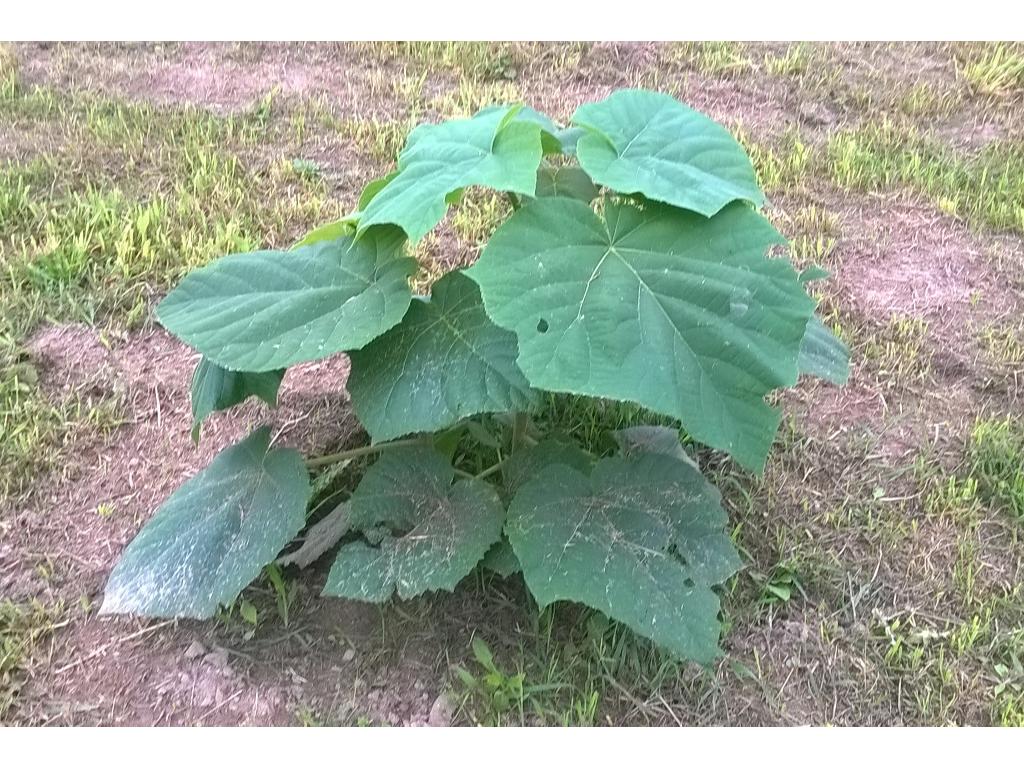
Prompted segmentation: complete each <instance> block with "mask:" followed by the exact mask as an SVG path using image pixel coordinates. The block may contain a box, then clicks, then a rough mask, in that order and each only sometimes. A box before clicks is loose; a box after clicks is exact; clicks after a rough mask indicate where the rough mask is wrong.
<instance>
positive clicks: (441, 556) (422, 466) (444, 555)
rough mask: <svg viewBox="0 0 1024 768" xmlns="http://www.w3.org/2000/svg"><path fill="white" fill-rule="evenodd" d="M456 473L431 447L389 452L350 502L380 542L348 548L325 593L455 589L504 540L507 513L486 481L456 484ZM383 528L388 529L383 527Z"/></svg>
mask: <svg viewBox="0 0 1024 768" xmlns="http://www.w3.org/2000/svg"><path fill="white" fill-rule="evenodd" d="M454 476H455V470H454V469H453V468H452V467H451V465H450V464H449V463H448V461H447V460H446V459H445V458H444V457H443V456H441V455H440V454H439V453H437V452H436V451H434V450H433V449H432V448H430V447H429V446H403V447H398V448H392V449H389V450H388V451H386V452H385V453H384V454H383V455H382V456H381V457H380V459H378V461H377V463H376V464H374V465H373V466H372V467H370V469H369V470H368V471H367V472H366V475H365V476H364V477H363V479H362V481H360V483H359V487H358V488H357V489H356V491H355V493H354V494H353V495H352V499H351V502H350V508H349V509H350V514H351V524H352V527H353V528H356V529H362V530H364V531H369V532H372V533H376V534H377V535H376V536H374V537H373V539H374V543H373V544H371V543H369V542H366V541H355V542H352V543H349V544H346V545H344V546H343V547H342V548H341V551H340V552H339V553H338V558H337V560H335V562H334V566H333V567H332V568H331V572H330V574H329V575H328V577H327V585H326V586H325V587H324V594H325V595H331V596H334V597H348V598H352V599H357V600H369V601H371V602H378V603H379V602H383V601H384V600H387V599H388V598H389V597H390V596H391V595H392V594H393V593H394V592H396V591H397V592H398V595H399V597H401V598H404V599H407V598H411V597H415V596H416V595H419V594H422V593H423V592H427V591H430V590H438V589H446V590H453V589H455V586H456V585H457V584H458V583H459V581H461V580H462V578H463V577H464V576H465V575H466V574H468V573H469V572H470V571H472V570H473V568H474V567H476V564H477V563H479V562H480V560H481V558H483V556H484V555H485V554H486V553H487V550H488V549H490V547H491V546H492V545H493V544H494V543H495V542H497V541H498V540H499V539H500V538H501V526H502V522H503V520H504V517H505V510H504V508H503V506H502V504H501V501H500V499H499V498H498V494H497V493H496V492H495V491H494V489H493V488H492V487H491V486H489V485H488V484H487V483H485V482H483V481H482V480H460V481H459V482H457V483H455V484H454V485H453V484H452V478H453V477H454ZM382 529H383V531H382Z"/></svg>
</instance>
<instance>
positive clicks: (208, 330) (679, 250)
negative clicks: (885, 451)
mask: <svg viewBox="0 0 1024 768" xmlns="http://www.w3.org/2000/svg"><path fill="white" fill-rule="evenodd" d="M269 108H270V107H269V101H268V102H267V105H266V106H265V109H266V110H269ZM470 187H486V188H490V189H492V190H496V191H497V192H499V193H502V194H504V195H505V196H506V198H507V200H508V201H509V203H510V209H511V212H510V214H509V215H508V218H507V220H505V221H504V223H502V224H501V225H500V226H499V227H498V229H497V231H495V232H494V234H493V236H492V237H491V238H490V240H489V241H488V242H487V243H486V245H484V247H483V248H482V251H481V252H480V255H479V258H478V259H477V261H476V262H475V263H474V264H472V265H471V266H470V267H469V268H467V269H459V270H455V271H452V272H449V273H448V274H445V275H443V276H441V277H440V278H439V279H437V280H436V281H435V282H434V283H433V285H432V286H431V288H430V291H429V295H417V296H414V295H413V293H412V289H411V287H410V286H411V278H412V276H413V275H414V274H415V273H416V272H417V270H418V264H417V262H416V260H415V259H414V258H413V256H412V255H411V254H412V253H414V252H415V251H414V250H413V249H411V248H410V245H411V244H413V243H415V242H417V241H418V240H420V239H421V238H422V237H424V236H425V235H426V234H427V233H429V232H430V231H431V230H432V229H433V228H434V227H435V226H436V225H437V224H438V223H439V222H440V221H441V220H442V219H443V218H444V217H445V215H446V213H447V211H448V209H449V207H450V206H452V205H458V204H459V203H460V201H461V199H462V195H463V192H464V190H466V189H467V188H470ZM764 203H765V198H764V195H763V193H762V191H761V189H760V188H759V186H758V183H757V178H756V176H755V174H754V169H753V167H752V166H751V163H750V160H749V158H748V157H747V155H746V153H745V152H744V150H743V148H742V147H741V146H740V145H739V144H738V143H737V142H736V140H735V139H734V138H733V136H732V135H731V134H730V133H729V132H728V131H727V130H726V129H725V128H723V127H722V126H721V125H719V124H717V123H715V122H714V121H712V120H711V119H709V118H707V117H705V116H704V115H702V114H700V113H699V112H696V111H694V110H692V109H690V108H689V107H687V106H685V105H683V104H681V103H680V102H678V101H677V100H675V99H674V98H672V97H671V96H667V95H665V94H661V93H653V92H650V91H642V90H624V91H618V92H616V93H613V94H611V95H610V96H608V97H607V98H605V99H603V100H602V101H599V102H596V103H592V104H584V105H583V106H581V107H579V109H577V110H576V112H575V114H574V115H573V117H572V119H571V121H570V123H569V124H568V125H565V126H563V125H558V124H556V123H555V122H553V121H552V120H551V119H550V118H548V117H546V116H545V115H542V114H540V113H539V112H536V111H535V110H533V109H530V108H529V107H526V106H523V105H511V106H507V105H506V106H496V107H490V108H488V109H484V110H482V111H480V112H478V113H477V114H475V115H473V116H472V117H470V118H465V119H458V120H449V121H447V122H443V123H441V124H438V125H420V126H418V127H417V128H415V130H413V131H412V133H411V134H410V135H409V138H408V141H407V143H406V145H405V148H404V149H403V151H402V152H401V154H400V155H399V158H398V164H397V167H396V168H395V170H394V171H392V172H391V173H390V174H388V175H387V176H385V177H384V178H381V179H378V180H376V181H373V182H371V183H370V184H369V185H367V187H366V188H365V189H364V190H363V192H362V195H361V196H360V198H359V202H358V206H357V209H356V210H355V211H353V212H352V213H351V214H350V215H348V216H346V217H345V218H344V219H342V220H340V221H336V222H333V223H329V224H326V225H325V226H323V227H321V228H319V229H317V230H314V231H313V232H311V233H309V234H308V235H307V236H306V237H305V238H303V240H302V241H300V242H299V243H298V244H297V245H296V246H295V247H294V248H292V249H291V250H287V251H272V250H264V251H255V252H251V253H237V254H233V255H229V256H225V257H223V258H221V259H218V260H216V261H214V262H213V263H211V264H209V265H207V266H205V267H202V268H200V269H197V270H195V271H193V272H192V273H191V274H189V275H187V276H186V277H185V278H184V279H183V280H182V281H181V283H180V284H179V285H178V286H177V287H176V288H175V289H174V290H173V291H171V293H170V294H168V296H167V297H166V298H165V299H164V300H163V301H162V302H161V303H160V305H159V306H158V308H157V317H158V319H159V321H160V322H161V323H162V324H163V326H164V327H165V328H167V329H168V330H169V331H170V332H171V333H173V334H175V335H176V336H177V337H179V338H180V339H181V340H183V341H184V342H185V343H187V344H189V345H191V346H192V347H193V348H194V349H196V350H198V351H199V352H200V353H201V354H202V359H201V361H200V363H199V365H198V368H197V370H196V374H195V377H194V381H193V393H192V394H193V416H194V419H195V436H196V438H197V439H198V436H199V430H200V428H201V424H202V421H203V419H204V418H205V417H206V416H207V415H209V414H210V413H212V412H214V411H217V410H221V409H224V408H228V407H230V406H232V405H234V404H236V403H239V402H242V401H243V400H245V399H246V398H248V397H251V396H255V397H258V398H261V399H263V400H265V401H266V402H268V403H270V404H273V403H274V402H275V400H276V397H277V392H278V388H279V387H280V384H281V381H282V379H283V377H284V376H285V373H286V371H287V369H288V368H290V367H292V366H296V365H299V364H301V363H305V362H309V361H312V360H319V359H322V358H325V357H328V356H330V355H334V354H337V353H339V352H345V353H347V354H348V355H349V358H350V360H351V373H350V376H349V379H348V392H349V394H350V396H351V400H352V405H353V408H354V410H355V413H356V415H357V416H358V418H359V420H360V421H361V423H362V425H363V426H364V427H365V429H366V432H367V433H368V435H369V438H370V443H369V444H368V445H362V446H358V447H354V448H350V449H348V450H344V451H339V452H337V453H333V454H329V455H325V456H318V457H314V458H311V459H303V457H302V456H300V455H299V453H298V452H297V451H295V450H294V449H292V448H285V447H280V446H272V445H271V433H270V430H269V428H268V427H261V428H258V429H256V430H255V431H254V432H253V433H252V434H250V435H249V436H248V437H246V438H245V439H243V440H242V441H241V442H239V443H238V444H236V445H233V446H231V447H229V448H227V449H226V450H224V451H222V452H221V453H220V454H219V455H218V456H217V457H216V458H215V459H214V460H213V462H212V463H211V464H210V465H209V466H208V467H207V468H206V469H205V470H203V471H202V472H200V473H199V474H197V475H196V476H195V477H192V478H191V479H189V480H187V481H186V482H185V483H184V484H183V485H182V486H181V487H180V488H179V489H178V490H177V491H176V492H175V493H174V494H173V495H172V496H171V497H170V498H169V499H168V500H167V501H165V502H164V504H163V505H162V506H161V507H160V509H159V510H158V511H157V513H156V514H155V516H154V517H153V518H152V520H151V521H150V522H149V523H148V524H147V525H146V527H145V528H144V529H143V530H142V532H141V533H139V535H138V536H137V537H136V538H135V540H134V541H133V542H132V543H131V544H130V545H129V547H128V548H127V550H126V551H125V552H124V554H123V556H122V558H121V560H120V562H119V563H118V564H117V566H116V567H115V568H114V570H113V572H112V574H111V576H110V579H109V581H108V583H107V588H106V594H105V599H104V603H103V609H102V610H103V612H105V613H131V614H138V615H147V616H190V617H196V618H206V617H210V616H213V615H214V613H215V612H216V610H217V608H218V606H222V605H228V604H231V603H232V601H234V600H235V598H237V597H238V595H239V594H240V593H241V591H242V590H243V589H244V588H245V587H246V586H247V585H248V584H249V583H250V582H251V581H252V580H253V579H255V578H256V577H257V576H259V574H260V573H261V572H262V571H263V569H264V568H265V567H266V566H267V565H268V564H270V563H272V562H274V561H275V560H276V559H277V557H278V556H279V555H280V553H281V552H282V550H283V549H285V548H286V547H288V545H289V543H290V542H292V541H293V539H295V538H296V536H297V535H299V534H300V532H301V531H302V530H303V529H304V528H305V527H306V526H307V522H315V521H310V520H309V519H308V517H307V512H308V510H309V507H310V503H311V499H312V498H313V494H314V492H313V487H314V485H315V483H316V481H315V478H314V481H313V482H312V483H311V478H310V473H311V472H314V473H317V472H321V473H322V472H324V471H330V467H331V466H332V465H335V464H338V463H341V462H347V461H352V460H354V459H357V458H358V459H360V460H361V461H360V462H356V463H355V464H354V466H357V467H361V466H363V462H362V459H364V458H365V457H376V459H375V461H373V463H371V464H370V465H369V468H368V469H367V470H366V471H365V473H364V474H363V476H362V478H361V480H360V481H359V483H358V486H357V487H356V488H355V491H354V492H353V493H352V495H351V497H350V498H349V499H347V501H346V502H345V504H346V505H347V506H345V507H344V508H343V513H344V517H345V519H343V520H332V523H333V524H334V531H335V534H336V535H337V536H339V537H340V541H341V546H340V549H338V550H337V555H336V559H335V561H334V565H333V567H332V568H331V570H330V573H329V574H328V576H327V579H326V584H325V586H324V590H323V593H324V594H325V595H329V596H336V597H344V598H349V599H356V600H367V601H371V602H375V603H380V602H384V601H386V600H389V599H391V598H392V597H393V596H395V595H397V596H398V597H399V598H401V599H409V598H413V597H416V596H417V595H421V594H423V593H425V592H429V591H432V590H453V589H455V587H456V586H457V585H458V583H459V582H460V581H461V580H462V579H463V578H464V577H465V576H466V575H467V574H469V573H470V572H471V571H473V569H474V568H476V567H477V565H478V564H480V563H481V562H482V563H483V565H484V566H485V567H491V568H494V569H495V570H499V571H500V572H502V573H506V574H510V573H513V572H516V571H521V573H522V576H523V578H524V579H525V582H526V586H527V587H528V588H529V590H530V591H531V593H532V594H533V596H534V598H535V599H536V601H537V603H538V605H540V606H542V607H543V606H547V605H550V604H552V603H554V602H557V601H563V600H567V601H576V602H579V603H584V604H586V605H588V606H591V607H593V608H595V609H598V610H600V611H601V612H603V613H604V614H606V615H607V616H609V617H610V618H612V619H615V620H618V621H620V622H623V623H625V624H626V625H628V626H629V627H631V628H632V629H633V630H634V631H636V632H638V633H639V634H641V635H644V636H646V637H649V638H651V639H652V640H654V641H655V642H656V643H658V644H659V645H661V646H662V647H664V648H665V649H667V650H668V651H670V652H672V653H674V654H675V655H677V656H680V657H683V658H688V659H693V660H695V661H697V662H700V663H703V664H707V663H710V662H711V661H713V660H714V659H715V658H716V657H717V656H718V655H719V653H720V651H719V647H718V642H719V635H720V633H721V624H720V619H719V598H718V595H717V593H716V591H715V590H716V586H717V585H720V584H722V583H723V582H724V581H725V580H726V579H728V578H729V577H730V576H731V575H732V574H733V573H735V572H736V570H737V569H738V568H739V567H740V566H741V564H742V563H741V560H740V557H739V555H738V553H737V552H736V549H735V547H734V545H733V542H732V540H731V538H730V537H729V535H728V533H727V524H728V518H727V515H726V512H725V510H724V509H723V507H722V505H721V496H720V494H719V492H718V490H717V489H716V488H715V487H713V486H712V485H711V484H710V483H709V482H708V481H707V480H706V479H705V478H704V476H703V475H702V474H701V472H700V470H699V468H698V466H697V464H696V463H695V462H694V461H693V460H692V459H691V457H690V456H689V455H688V454H687V453H686V452H685V451H684V449H683V447H682V444H681V442H680V432H679V429H678V427H680V426H681V428H682V429H683V430H685V432H686V435H687V440H688V442H689V443H701V444H703V445H705V446H708V447H710V448H712V449H717V450H719V451H722V452H724V453H726V454H728V455H730V456H731V457H732V458H733V459H734V460H735V461H736V462H737V463H738V464H739V465H741V466H743V467H746V468H748V469H750V470H753V471H760V470H761V469H762V467H763V466H764V463H765V460H766V457H767V455H768V452H769V450H770V448H771V446H772V443H773V441H774V440H775V436H776V432H777V430H778V426H779V421H780V414H779V410H778V409H777V408H776V407H773V406H772V405H769V403H768V402H767V401H766V398H767V397H768V396H770V395H772V393H775V392H776V391H778V390H780V389H784V388H786V387H792V386H793V385H795V384H796V383H797V379H798V377H799V376H800V375H801V374H809V375H814V376H818V377H820V378H825V379H828V380H830V381H832V382H836V383H842V382H843V381H845V379H846V376H847V371H848V355H847V351H846V348H845V346H844V345H843V344H842V342H841V341H839V339H837V338H836V337H835V335H834V334H833V333H832V332H831V331H830V330H829V329H828V328H827V327H826V325H825V324H823V323H822V322H821V320H820V319H819V318H818V317H817V316H816V315H815V313H814V312H815V302H814V300H812V298H811V297H810V296H809V295H808V292H807V286H808V284H809V283H810V282H811V281H813V280H816V279H820V278H821V277H823V276H825V275H826V274H827V273H825V272H824V271H823V270H821V269H820V268H816V267H811V268H808V269H806V270H804V271H803V272H800V271H798V270H797V269H795V268H794V267H793V265H792V263H791V262H790V261H789V260H788V259H786V258H784V257H782V256H781V255H779V254H780V252H781V251H782V250H783V249H784V248H785V246H786V240H785V238H783V237H782V235H780V234H779V232H778V231H776V229H775V228H774V227H773V226H772V224H771V223H769V221H768V220H767V219H766V218H765V217H764V216H763V215H762V214H761V213H760V208H761V207H762V206H763V204H764ZM550 393H570V394H573V395H577V396H583V397H589V398H595V399H597V400H600V401H619V402H624V403H632V404H635V405H638V406H641V407H643V408H645V409H648V410H649V411H653V412H656V413H658V414H661V415H663V416H664V417H666V421H674V422H675V423H676V424H677V427H674V428H667V427H661V426H641V427H633V428H631V429H630V430H626V431H623V432H621V433H619V434H617V435H616V439H617V443H618V446H619V448H618V449H617V450H616V451H615V452H614V453H613V454H612V455H609V456H604V457H597V456H593V455H591V454H589V453H588V452H586V451H585V450H584V449H583V448H582V447H580V445H578V444H577V443H575V442H573V440H574V439H575V438H578V437H579V436H575V435H572V434H570V435H568V436H564V435H563V436H555V435H550V434H545V433H544V432H543V431H542V430H541V426H540V425H541V424H542V423H543V421H542V420H536V419H534V416H535V414H537V413H538V412H539V411H540V409H541V408H542V406H543V404H544V403H545V402H548V401H549V398H550ZM453 430H454V431H455V432H453ZM456 432H458V434H460V435H461V437H456V438H453V437H452V435H453V434H456ZM467 440H468V441H476V443H477V444H478V445H480V446H483V448H482V449H481V451H482V452H483V451H486V452H490V455H494V456H495V457H496V461H495V463H494V464H493V465H492V466H487V467H482V468H481V467H480V466H477V465H476V464H474V463H472V462H468V461H467V459H466V456H467V453H466V452H465V451H464V450H462V451H457V450H455V448H454V446H457V445H460V444H462V443H461V442H460V441H462V442H464V441H467ZM336 540H338V539H336ZM777 586H778V587H779V590H780V591H781V586H779V585H777ZM481 663H483V662H481ZM485 666H486V665H485ZM488 674H494V673H493V672H488ZM506 688H507V686H506V685H504V684H502V685H500V686H498V690H501V691H505V692H504V693H503V694H502V695H504V696H506V697H507V698H514V696H515V692H514V691H512V690H506Z"/></svg>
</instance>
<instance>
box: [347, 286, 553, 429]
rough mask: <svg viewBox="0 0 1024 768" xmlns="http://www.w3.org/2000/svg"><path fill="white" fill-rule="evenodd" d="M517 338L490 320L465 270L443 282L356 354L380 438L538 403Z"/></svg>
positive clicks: (371, 425) (355, 396) (362, 405)
mask: <svg viewBox="0 0 1024 768" xmlns="http://www.w3.org/2000/svg"><path fill="white" fill-rule="evenodd" d="M518 351H519V350H518V347H517V345H516V336H515V334H514V333H511V332H509V331H507V330H505V329H504V328H499V327H498V326H496V325H495V324H494V323H492V322H491V320H490V319H489V318H488V317H487V314H486V313H485V312H484V307H483V302H481V300H480V290H479V288H477V286H476V283H474V282H473V281H472V280H470V279H469V278H468V277H466V276H465V275H463V274H462V273H461V272H452V273H450V274H448V275H446V276H444V277H443V278H441V279H440V280H438V281H437V282H436V283H435V284H434V286H433V288H432V289H431V298H430V300H429V301H426V300H416V301H413V302H412V305H411V306H410V307H409V311H408V313H406V316H405V317H404V318H403V319H402V322H401V323H399V324H398V325H397V326H395V327H394V328H392V329H391V330H390V331H388V332H387V333H385V334H384V335H383V336H381V337H379V338H377V339H375V340H374V341H372V342H370V343H369V344H368V345H366V347H364V348H363V349H361V350H359V351H355V352H352V353H351V358H352V373H351V374H350V376H349V380H348V389H349V392H350V393H351V395H352V404H353V406H354V407H355V411H356V414H357V415H358V416H359V420H360V421H361V422H362V423H363V426H365V427H366V431H367V432H369V433H370V435H371V436H372V437H373V439H374V440H378V441H379V440H390V439H392V438H395V437H399V436H401V435H406V434H409V433H410V432H427V431H431V432H432V431H436V430H439V429H444V428H446V427H450V426H451V425H452V424H455V423H456V422H458V421H459V420H460V419H463V418H465V417H467V416H473V415H475V414H478V413H485V412H492V411H497V412H505V411H521V410H527V409H531V408H533V406H534V405H535V403H536V394H535V393H534V392H533V390H532V389H530V385H529V383H528V382H527V381H526V377H525V376H523V374H522V372H521V371H520V370H519V368H518V367H517V366H516V355H517V354H518Z"/></svg>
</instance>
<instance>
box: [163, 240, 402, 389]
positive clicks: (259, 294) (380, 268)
mask: <svg viewBox="0 0 1024 768" xmlns="http://www.w3.org/2000/svg"><path fill="white" fill-rule="evenodd" d="M403 244H404V237H403V236H402V234H401V232H400V231H399V230H397V229H394V228H384V227H378V228H376V229H375V230H374V231H373V232H372V233H371V234H368V235H367V236H365V237H363V238H361V239H360V240H359V241H358V242H353V240H352V238H350V237H343V238H341V239H338V240H325V241H320V242H317V243H314V244H312V245H307V246H302V247H300V248H295V249H293V250H291V251H256V252H253V253H240V254H235V255H232V256H225V257H224V258H221V259H218V260H217V261H214V262H213V263H211V264H209V265H207V266H205V267H203V268H202V269H197V270H195V271H194V272H191V273H190V274H189V275H188V276H186V277H185V279H184V280H182V281H181V283H179V284H178V287H177V288H175V289H174V290H173V291H171V292H170V293H169V294H168V295H167V297H166V298H165V299H164V300H163V301H162V302H160V304H159V306H158V307H157V316H158V318H159V319H160V322H161V323H162V324H163V325H164V327H166V328H167V329H168V330H169V331H171V333H173V334H174V335H175V336H177V337H178V338H180V339H181V340H182V341H184V342H186V343H187V344H190V345H192V346H193V347H195V348H196V349H198V350H199V351H200V352H202V353H203V354H204V355H205V356H206V357H208V358H210V360H211V361H212V362H214V363H216V364H217V365H220V366H221V367H223V368H227V369H229V370H241V371H252V372H261V371H272V370H275V369H278V368H286V367H288V366H290V365H294V364H296V363H301V362H305V361H307V360H317V359H319V358H323V357H327V356H329V355H332V354H334V353H335V352H339V351H343V350H344V351H347V350H352V349H359V348H360V347H362V346H363V345H365V344H366V343H367V342H369V341H372V340H373V339H375V338H376V337H377V336H380V334H382V333H383V332H384V331H386V330H387V329H388V328H391V327H392V326H393V325H395V324H396V323H397V322H398V321H399V320H401V319H402V316H403V315H404V314H405V311H406V309H407V308H408V306H409V301H410V300H411V298H412V294H411V292H410V290H409V283H408V277H409V275H410V274H412V273H413V271H414V270H415V268H416V262H415V261H414V260H413V259H411V258H408V257H405V256H402V255H401V254H402V250H403Z"/></svg>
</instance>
